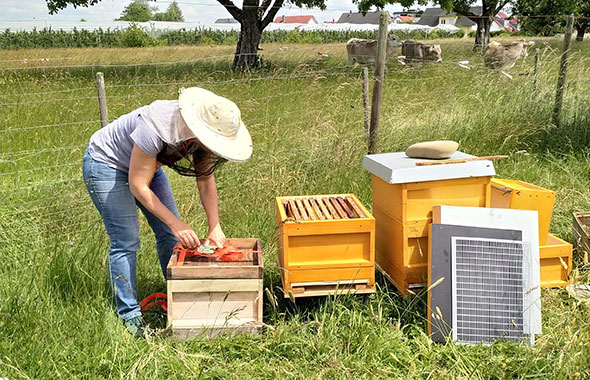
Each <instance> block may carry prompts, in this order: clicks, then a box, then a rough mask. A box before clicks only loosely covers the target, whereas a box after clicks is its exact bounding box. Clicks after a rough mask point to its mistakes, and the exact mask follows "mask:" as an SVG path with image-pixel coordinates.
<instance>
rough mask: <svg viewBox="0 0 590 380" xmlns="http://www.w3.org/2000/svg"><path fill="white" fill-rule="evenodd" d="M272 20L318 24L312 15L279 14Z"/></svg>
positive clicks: (284, 22)
mask: <svg viewBox="0 0 590 380" xmlns="http://www.w3.org/2000/svg"><path fill="white" fill-rule="evenodd" d="M273 22H275V23H277V24H318V21H317V20H316V19H315V17H313V16H279V17H277V18H275V20H274V21H273Z"/></svg>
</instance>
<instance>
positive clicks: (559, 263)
mask: <svg viewBox="0 0 590 380" xmlns="http://www.w3.org/2000/svg"><path fill="white" fill-rule="evenodd" d="M572 251H573V247H572V245H571V244H570V243H568V242H566V241H565V240H562V239H560V238H558V237H557V236H554V235H551V234H549V235H548V237H547V244H545V245H542V246H540V247H539V257H540V259H541V287H542V288H562V287H564V286H567V285H569V283H570V282H571V279H570V273H571V271H572Z"/></svg>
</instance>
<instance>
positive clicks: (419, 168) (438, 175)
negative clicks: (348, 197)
mask: <svg viewBox="0 0 590 380" xmlns="http://www.w3.org/2000/svg"><path fill="white" fill-rule="evenodd" d="M469 158H474V156H472V155H469V154H466V153H463V152H459V151H457V152H455V153H453V155H452V156H451V157H450V159H452V160H463V159H469ZM424 162H428V163H429V165H422V164H423V163H424ZM363 168H365V169H366V170H368V171H369V172H370V173H371V174H372V175H373V176H372V184H373V185H372V186H373V215H374V216H375V224H376V227H375V266H376V267H377V269H379V270H380V271H381V272H383V273H384V274H385V276H386V277H387V278H388V279H389V280H390V281H391V282H392V283H393V284H394V285H395V286H396V287H397V288H398V290H399V291H400V292H401V293H402V294H406V292H407V290H408V289H409V288H410V287H413V286H424V284H425V283H426V276H427V270H426V267H427V259H428V226H429V225H430V223H432V207H433V206H435V205H449V206H470V207H489V206H490V179H491V177H492V176H493V175H495V174H496V172H495V170H494V164H493V163H492V161H489V160H475V161H466V162H463V163H455V164H444V161H442V162H441V161H439V160H427V159H422V158H411V157H408V156H407V155H406V154H405V153H404V152H393V153H380V154H370V155H367V156H365V157H364V159H363Z"/></svg>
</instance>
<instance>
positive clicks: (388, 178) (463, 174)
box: [363, 151, 496, 184]
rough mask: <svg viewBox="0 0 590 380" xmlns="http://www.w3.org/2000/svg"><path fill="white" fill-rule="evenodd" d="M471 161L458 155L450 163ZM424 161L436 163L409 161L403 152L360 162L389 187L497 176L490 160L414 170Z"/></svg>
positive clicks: (455, 154)
mask: <svg viewBox="0 0 590 380" xmlns="http://www.w3.org/2000/svg"><path fill="white" fill-rule="evenodd" d="M474 157H476V156H472V155H470V154H467V153H463V152H459V151H457V152H455V153H454V154H453V155H452V156H451V157H450V158H449V159H451V160H457V159H463V158H474ZM424 161H439V160H429V159H425V158H410V157H408V156H406V153H405V152H394V153H380V154H369V155H366V156H365V157H364V159H363V168H364V169H366V170H368V171H369V172H370V173H372V174H374V175H376V176H377V177H379V178H381V179H382V180H384V181H385V182H387V183H390V184H399V183H411V182H425V181H439V180H445V179H456V178H469V177H487V176H493V175H495V174H496V170H495V169H494V164H493V163H492V161H490V160H481V161H467V162H464V163H459V164H441V165H426V166H416V163H417V162H424Z"/></svg>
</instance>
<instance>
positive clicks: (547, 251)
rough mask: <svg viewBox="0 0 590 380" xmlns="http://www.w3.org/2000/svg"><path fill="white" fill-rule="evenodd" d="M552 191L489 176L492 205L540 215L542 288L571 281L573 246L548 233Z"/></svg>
mask: <svg viewBox="0 0 590 380" xmlns="http://www.w3.org/2000/svg"><path fill="white" fill-rule="evenodd" d="M554 203H555V191H552V190H547V189H544V188H542V187H539V186H536V185H533V184H530V183H526V182H522V181H517V180H510V179H500V178H493V179H492V200H491V204H490V206H491V207H493V208H511V209H517V210H535V211H537V212H538V214H539V258H540V263H541V287H542V288H555V287H564V286H567V285H568V284H569V283H570V278H569V275H570V273H571V271H572V252H573V247H572V245H571V244H570V243H568V242H566V241H564V240H562V239H560V238H558V237H557V236H555V235H552V234H550V233H549V227H550V224H551V214H552V213H553V204H554Z"/></svg>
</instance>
